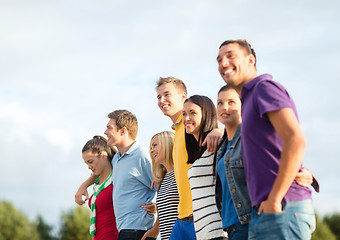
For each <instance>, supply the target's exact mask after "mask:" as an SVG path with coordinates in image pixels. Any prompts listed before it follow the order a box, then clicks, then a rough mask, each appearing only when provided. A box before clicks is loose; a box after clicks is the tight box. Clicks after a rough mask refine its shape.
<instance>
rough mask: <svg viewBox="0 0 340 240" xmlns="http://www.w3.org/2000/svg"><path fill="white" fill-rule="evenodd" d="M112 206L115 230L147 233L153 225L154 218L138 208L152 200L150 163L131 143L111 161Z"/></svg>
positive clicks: (138, 147)
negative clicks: (125, 150)
mask: <svg viewBox="0 0 340 240" xmlns="http://www.w3.org/2000/svg"><path fill="white" fill-rule="evenodd" d="M112 167H113V172H112V179H113V193H112V199H113V206H114V211H115V215H116V222H117V229H118V231H120V230H122V229H136V230H148V229H150V228H151V227H152V226H153V223H154V220H155V219H154V216H150V215H149V214H147V212H146V211H145V210H143V209H142V208H141V206H142V205H146V203H147V202H150V201H152V200H153V199H154V197H155V193H156V192H155V190H151V189H150V187H151V182H152V174H151V161H150V159H149V158H148V157H147V156H146V155H145V154H144V152H143V151H142V150H141V147H140V146H139V145H138V144H137V143H136V142H135V143H134V144H133V145H132V146H131V147H130V149H129V150H128V151H127V152H126V153H124V154H123V155H121V154H120V153H119V152H117V153H116V155H115V156H114V157H113V159H112Z"/></svg>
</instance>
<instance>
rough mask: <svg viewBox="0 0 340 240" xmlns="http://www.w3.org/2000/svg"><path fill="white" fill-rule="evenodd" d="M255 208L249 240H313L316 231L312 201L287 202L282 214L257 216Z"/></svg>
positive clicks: (252, 213)
mask: <svg viewBox="0 0 340 240" xmlns="http://www.w3.org/2000/svg"><path fill="white" fill-rule="evenodd" d="M257 212H258V208H253V209H252V212H251V219H250V223H249V238H248V239H289V240H293V239H294V240H295V239H299V240H300V239H301V240H307V239H308V240H309V239H311V234H312V232H313V231H314V230H315V213H314V208H313V205H312V200H310V199H308V200H303V201H292V202H287V204H286V206H285V207H284V209H283V211H282V212H281V213H264V212H262V213H261V215H258V214H257Z"/></svg>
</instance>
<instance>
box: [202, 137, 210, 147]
mask: <svg viewBox="0 0 340 240" xmlns="http://www.w3.org/2000/svg"><path fill="white" fill-rule="evenodd" d="M207 141H208V138H207V137H206V138H205V139H204V141H203V143H202V146H205V145H206V144H207ZM208 147H209V146H208Z"/></svg>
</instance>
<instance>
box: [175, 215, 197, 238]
mask: <svg viewBox="0 0 340 240" xmlns="http://www.w3.org/2000/svg"><path fill="white" fill-rule="evenodd" d="M169 240H196V232H195V227H194V222H193V221H190V222H184V221H181V220H178V219H177V220H176V222H175V225H174V226H173V228H172V232H171V235H170V238H169Z"/></svg>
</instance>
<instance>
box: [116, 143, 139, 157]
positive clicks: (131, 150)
mask: <svg viewBox="0 0 340 240" xmlns="http://www.w3.org/2000/svg"><path fill="white" fill-rule="evenodd" d="M136 148H138V144H137V142H136V141H135V142H134V143H133V144H132V145H131V147H130V148H129V149H128V150H127V151H126V152H125V153H124V154H123V155H120V152H119V151H118V152H117V154H119V155H118V156H119V158H118V159H120V158H122V157H123V156H124V155H129V154H130V153H132V152H133V151H134V150H135V149H136Z"/></svg>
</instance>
